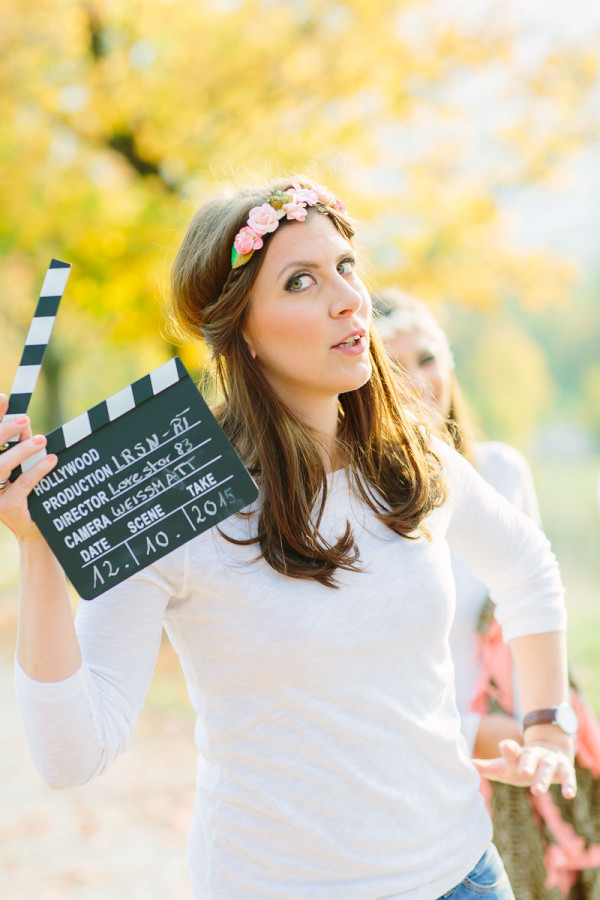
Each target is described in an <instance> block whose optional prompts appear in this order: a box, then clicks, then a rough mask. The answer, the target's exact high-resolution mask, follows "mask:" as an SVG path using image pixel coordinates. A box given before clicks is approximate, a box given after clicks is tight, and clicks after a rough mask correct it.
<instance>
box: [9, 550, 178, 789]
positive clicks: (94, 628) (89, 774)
mask: <svg viewBox="0 0 600 900" xmlns="http://www.w3.org/2000/svg"><path fill="white" fill-rule="evenodd" d="M171 557H173V558H171ZM180 559H181V556H180V554H179V553H178V552H177V551H175V553H173V554H170V556H169V557H164V558H163V560H160V561H159V562H158V563H156V564H154V565H152V566H149V567H148V568H146V569H143V570H142V571H140V572H138V573H136V575H134V576H133V577H131V578H129V579H128V580H127V581H124V582H122V583H121V584H119V585H116V586H115V587H114V588H113V589H111V590H110V591H107V592H106V593H105V594H101V595H100V596H99V597H97V598H96V599H95V600H93V601H86V600H81V601H80V602H79V605H78V608H77V614H76V617H75V627H76V631H77V636H78V639H79V644H80V647H81V651H82V655H83V663H82V665H81V667H80V668H79V669H78V671H77V672H75V673H74V674H73V675H72V676H71V677H70V678H67V679H65V680H64V681H60V682H54V683H46V682H39V681H35V680H34V679H32V678H30V677H29V676H28V675H27V674H26V673H25V672H24V670H23V669H22V668H21V666H20V665H19V663H18V661H15V683H16V692H17V702H18V705H19V709H20V712H21V716H22V719H23V723H24V726H25V732H26V735H27V740H28V744H29V747H30V751H31V755H32V758H33V761H34V763H35V765H36V767H37V768H38V770H39V772H40V773H41V775H42V777H43V778H44V780H45V781H46V782H47V783H48V784H50V785H52V786H53V787H67V786H73V785H79V784H84V783H86V782H87V781H90V780H91V779H92V778H94V777H95V776H96V775H100V774H102V773H103V772H104V771H106V769H107V768H108V767H109V766H110V764H111V763H112V762H113V760H114V759H115V758H116V757H117V756H118V755H119V753H121V752H122V751H123V750H124V749H125V747H126V746H127V744H128V743H129V741H130V739H131V735H132V733H133V728H134V725H135V721H136V719H137V716H138V713H139V711H140V709H141V708H142V706H143V703H144V698H145V695H146V691H147V689H148V685H149V683H150V679H151V677H152V672H153V670H154V665H155V662H156V657H157V654H158V649H159V646H160V640H161V636H162V628H163V622H164V619H165V614H166V610H167V607H168V605H169V602H170V601H171V599H172V598H173V597H174V596H176V594H177V591H178V584H179V585H180V584H181V581H182V578H181V573H178V572H177V564H176V560H180Z"/></svg>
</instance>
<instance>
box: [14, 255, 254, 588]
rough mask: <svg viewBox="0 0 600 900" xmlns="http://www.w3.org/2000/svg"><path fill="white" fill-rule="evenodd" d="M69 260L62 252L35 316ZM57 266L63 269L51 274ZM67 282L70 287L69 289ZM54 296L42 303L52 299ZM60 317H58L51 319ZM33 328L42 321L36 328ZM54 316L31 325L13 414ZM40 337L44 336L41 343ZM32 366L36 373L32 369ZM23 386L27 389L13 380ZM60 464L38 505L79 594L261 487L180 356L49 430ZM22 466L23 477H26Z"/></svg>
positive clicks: (223, 514)
mask: <svg viewBox="0 0 600 900" xmlns="http://www.w3.org/2000/svg"><path fill="white" fill-rule="evenodd" d="M69 269H70V266H68V264H67V263H61V262H59V261H58V260H53V261H52V263H51V266H50V269H49V270H48V271H49V275H47V276H46V280H45V282H44V287H43V288H42V294H44V292H45V291H46V296H45V297H44V298H42V297H41V296H40V301H39V303H38V309H37V310H36V313H35V315H34V322H35V319H36V318H40V317H44V316H43V315H42V313H39V312H38V310H39V308H40V303H41V302H42V299H44V300H45V302H46V300H47V297H48V296H50V295H49V294H48V293H47V292H48V291H49V290H52V291H54V294H53V295H52V296H53V304H52V308H53V309H54V312H53V315H54V316H56V310H57V309H58V304H59V302H60V296H59V295H58V294H57V291H58V288H59V287H61V286H62V290H64V287H65V284H66V280H67V277H68V273H69ZM57 271H59V272H60V273H61V275H60V278H59V276H58V275H56V274H54V275H52V274H51V273H52V272H57ZM62 290H60V292H59V293H60V295H62ZM48 308H49V306H48V305H46V306H45V307H43V309H48ZM52 324H53V323H52ZM32 328H33V326H32ZM51 331H52V325H51V324H50V323H45V325H44V327H42V326H40V325H37V326H36V327H35V329H33V331H32V329H30V335H28V339H27V340H28V341H29V346H35V347H36V348H37V350H36V352H35V354H34V355H35V360H36V361H35V363H34V364H31V363H29V359H30V357H31V352H30V351H27V346H28V345H27V342H26V352H27V354H28V355H27V356H26V354H25V353H24V355H23V359H22V360H21V365H20V366H19V371H18V372H17V377H16V378H15V385H13V391H11V397H10V403H9V409H8V413H7V415H11V416H13V417H14V416H16V415H20V414H23V412H25V411H26V409H27V405H28V402H29V398H30V396H31V393H32V391H33V387H34V386H35V381H36V379H37V374H38V373H39V367H40V366H41V358H42V356H43V350H44V346H45V344H44V342H43V341H42V340H41V338H46V341H45V343H46V344H47V341H48V340H49V338H50V333H51ZM33 341H38V343H35V344H34V343H32V342H33ZM30 365H35V367H37V371H36V372H33V371H31V372H29V371H27V372H23V371H22V370H23V368H27V367H28V366H30ZM15 386H16V388H17V390H15ZM48 453H55V454H56V455H57V456H58V464H57V466H56V467H55V468H54V469H53V470H52V472H50V473H49V474H48V475H47V476H46V477H45V478H43V479H42V480H41V481H40V482H39V484H38V485H36V487H35V488H34V490H33V492H32V493H31V494H30V497H29V509H30V511H31V515H32V517H33V519H34V521H35V522H36V524H37V525H38V527H39V529H40V531H41V532H42V534H43V535H44V537H45V538H46V540H47V542H48V544H49V545H50V547H51V548H52V550H53V552H54V554H55V555H56V557H57V559H58V560H59V562H60V563H61V565H62V566H63V568H64V570H65V572H66V574H67V576H68V577H69V578H70V580H71V582H72V583H73V585H74V587H75V588H76V590H77V591H78V593H79V594H80V595H81V597H83V598H85V599H87V600H91V599H93V598H95V597H97V596H99V595H100V594H102V593H104V591H106V590H108V589H109V588H111V587H113V586H114V585H115V584H118V583H119V582H121V581H124V580H125V579H126V578H129V577H130V576H131V575H133V574H134V573H135V572H137V571H138V570H140V569H143V568H145V567H146V566H148V565H150V563H153V562H154V561H155V560H157V559H160V557H162V556H164V555H165V554H167V553H170V552H171V551H172V550H174V549H175V548H176V547H179V546H181V545H182V544H184V543H186V542H187V541H189V540H191V539H192V538H193V537H195V536H196V535H198V534H201V533H202V532H204V531H207V530H208V529H209V528H212V527H213V526H214V525H216V524H218V523H219V522H221V521H223V519H225V518H227V517H228V516H231V515H233V514H234V513H236V512H238V511H239V510H241V509H243V508H244V507H246V506H248V505H249V504H250V503H252V502H253V501H254V500H255V499H256V497H257V495H258V490H257V487H256V485H255V483H254V481H253V480H252V478H251V477H250V475H249V473H248V471H247V470H246V468H245V467H244V465H243V463H242V462H241V460H240V459H239V457H238V456H237V454H236V453H235V451H234V449H233V447H232V445H231V443H230V442H229V440H228V439H227V437H226V436H225V434H224V432H223V430H222V429H221V427H220V426H219V424H218V423H217V421H216V419H215V418H214V416H213V415H212V413H211V412H210V410H209V408H208V406H207V405H206V403H205V402H204V400H203V398H202V397H201V395H200V393H199V392H198V390H197V388H196V386H195V385H194V383H193V381H192V379H191V378H190V376H189V374H188V372H187V371H186V369H185V367H184V365H183V363H182V362H181V360H180V359H179V358H178V357H174V358H173V359H171V360H169V361H168V362H166V363H165V364H164V365H162V366H159V367H158V368H157V369H154V371H152V372H150V373H149V374H148V375H146V376H144V377H143V378H140V379H139V380H137V381H134V382H133V383H132V384H130V385H128V386H127V387H125V388H123V389H122V390H120V391H118V392H117V393H116V394H113V395H112V396H111V397H109V398H108V399H107V400H104V401H103V402H102V403H98V404H97V405H96V406H94V407H92V408H91V409H89V410H88V411H87V412H84V413H82V414H81V415H79V416H77V417H76V418H74V419H72V420H71V421H69V422H67V423H66V424H65V425H62V426H61V427H60V428H57V429H56V430H54V431H52V432H50V434H48V435H47V446H46V447H45V448H44V450H42V451H40V453H38V454H36V455H35V456H33V457H31V458H30V459H29V460H27V462H26V463H25V464H24V465H23V469H26V468H31V466H32V465H34V464H35V463H36V462H37V461H38V460H39V459H42V458H43V457H44V456H45V455H46V454H48ZM17 475H18V471H16V472H15V473H14V475H13V478H14V477H17Z"/></svg>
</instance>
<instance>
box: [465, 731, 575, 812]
mask: <svg viewBox="0 0 600 900" xmlns="http://www.w3.org/2000/svg"><path fill="white" fill-rule="evenodd" d="M499 747H500V753H501V754H502V755H501V756H499V757H498V758H497V759H474V760H473V763H474V765H475V766H476V768H477V771H478V772H479V774H480V775H482V776H483V777H484V778H489V780H490V781H501V782H503V783H504V784H514V785H516V786H517V787H529V788H530V789H531V792H532V794H544V793H546V791H547V790H548V788H549V787H550V785H551V784H560V785H562V788H561V792H562V795H563V797H566V798H568V799H571V798H572V797H574V796H575V794H576V792H577V782H576V778H575V770H574V768H573V764H572V762H571V760H570V759H569V757H568V755H567V753H565V752H564V751H563V750H561V749H559V748H558V747H556V746H553V745H551V744H543V743H541V742H538V743H535V744H529V745H526V746H524V747H522V746H521V745H520V744H518V743H517V742H516V741H512V740H505V741H500V744H499Z"/></svg>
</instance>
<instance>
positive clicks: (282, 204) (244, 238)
mask: <svg viewBox="0 0 600 900" xmlns="http://www.w3.org/2000/svg"><path fill="white" fill-rule="evenodd" d="M317 203H323V204H324V205H325V206H332V207H333V208H334V209H338V210H339V211H340V212H346V207H345V205H344V204H343V203H342V201H341V200H339V199H338V198H337V197H336V196H335V195H334V194H332V192H331V191H330V190H328V189H327V188H325V187H321V186H320V185H315V187H314V189H312V188H303V187H300V185H298V184H293V185H292V186H291V188H288V189H287V190H286V191H277V192H276V193H275V194H272V195H271V196H270V197H269V199H268V200H267V202H266V203H263V204H261V206H254V207H252V209H251V210H250V212H249V214H248V221H247V223H246V224H245V225H244V227H243V228H241V229H240V230H239V231H238V233H237V234H236V236H235V240H234V242H233V247H232V248H231V268H232V269H237V268H239V267H240V266H245V265H246V263H247V262H248V260H249V259H250V257H251V256H252V254H253V253H254V251H255V250H260V248H261V247H262V246H263V243H264V242H263V237H264V236H265V235H266V234H270V233H271V232H273V231H276V230H277V228H279V221H280V219H283V218H286V219H296V221H298V222H304V220H305V218H306V213H307V207H309V206H315V205H316V204H317Z"/></svg>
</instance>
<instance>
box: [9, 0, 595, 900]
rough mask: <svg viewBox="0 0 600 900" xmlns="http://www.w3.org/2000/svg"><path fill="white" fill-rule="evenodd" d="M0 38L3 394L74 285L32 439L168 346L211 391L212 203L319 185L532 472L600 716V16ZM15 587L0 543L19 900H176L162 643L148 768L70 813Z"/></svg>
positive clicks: (121, 0) (107, 5) (136, 12)
mask: <svg viewBox="0 0 600 900" xmlns="http://www.w3.org/2000/svg"><path fill="white" fill-rule="evenodd" d="M0 23H1V27H0V196H1V198H2V213H1V219H0V286H1V299H0V385H2V386H3V389H4V390H6V391H8V390H9V389H10V385H11V383H12V378H13V376H14V372H15V370H16V367H17V365H18V362H19V358H20V352H21V348H22V345H23V341H24V337H25V334H26V331H27V327H28V323H29V319H30V317H31V314H32V312H33V309H34V306H35V302H36V298H37V295H38V292H39V288H40V286H41V281H42V279H43V275H44V272H45V269H46V267H47V265H48V262H49V259H50V258H51V257H52V256H54V257H58V258H59V259H63V260H67V261H69V262H71V263H72V264H73V271H72V274H71V278H70V281H69V284H68V287H67V291H66V294H65V298H64V301H63V304H62V308H61V310H60V313H59V317H58V319H57V324H56V328H55V332H54V335H53V338H52V342H51V344H50V347H49V350H48V352H47V356H46V359H45V362H44V371H43V376H42V378H41V379H40V383H39V384H38V387H37V390H36V395H35V397H34V400H33V402H32V405H31V407H30V413H31V416H32V419H33V422H34V426H35V428H36V430H39V431H48V430H50V429H51V428H54V427H56V426H57V425H59V424H61V423H62V422H64V421H66V420H67V419H68V418H70V417H72V416H74V415H76V414H78V413H79V412H82V411H83V410H84V409H87V408H88V407H90V406H91V405H93V404H94V403H96V402H98V401H99V400H102V399H103V398H105V397H106V396H107V395H109V394H110V393H113V392H114V391H116V390H118V389H119V388H121V387H123V386H124V385H125V384H127V383H129V382H130V381H132V380H134V379H135V378H139V377H141V376H142V375H144V374H146V372H148V371H149V370H150V369H151V368H153V367H154V366H156V365H158V364H160V363H161V362H163V361H164V360H165V359H166V358H168V357H169V356H171V355H173V354H174V353H175V352H177V353H180V355H181V356H182V357H183V359H184V361H185V363H186V365H187V366H188V367H189V369H190V370H191V371H192V372H193V373H194V374H195V375H196V376H197V377H198V378H200V377H201V372H202V367H203V364H204V362H205V358H206V354H205V351H204V349H203V348H202V347H187V346H177V345H176V344H175V343H174V342H173V341H172V340H171V339H170V338H169V337H168V335H167V334H166V331H165V327H164V322H163V320H162V316H161V302H162V299H163V297H164V294H165V292H166V291H167V290H168V272H169V263H170V261H171V259H172V257H173V254H174V251H175V249H176V247H177V245H178V242H179V240H180V239H181V237H182V235H183V231H184V230H185V227H186V225H187V223H188V221H189V219H190V217H191V215H192V213H193V211H194V209H195V207H196V205H197V204H198V203H200V202H202V201H203V200H204V199H206V198H207V197H208V196H209V195H211V194H212V193H214V192H215V190H216V189H218V188H219V186H220V185H222V184H223V183H228V182H230V181H232V180H234V181H235V180H242V181H245V180H247V179H248V178H250V177H253V176H256V177H258V178H262V177H263V176H264V175H270V174H275V173H279V172H286V171H289V170H295V171H301V172H307V173H309V174H312V175H314V176H316V177H317V179H318V181H320V182H321V183H324V184H327V185H329V186H330V187H331V188H332V189H333V190H334V191H335V192H336V193H337V194H339V195H340V196H341V197H343V198H344V200H345V201H346V203H347V205H348V207H349V209H350V211H351V213H352V214H353V215H354V216H355V217H356V218H357V219H358V220H359V222H360V231H359V236H360V243H361V248H362V251H363V265H364V268H365V271H366V273H367V276H368V278H369V280H370V283H371V284H372V286H376V285H397V286H401V287H403V288H405V289H406V290H409V291H412V292H413V293H415V294H417V295H418V296H420V297H422V298H423V299H424V300H426V301H427V302H429V303H431V304H432V305H433V306H434V308H435V310H436V311H437V312H438V313H439V314H440V315H441V316H442V319H443V322H444V324H445V326H446V328H447V330H448V331H449V333H450V335H451V338H452V341H453V344H454V349H455V356H456V363H457V374H458V377H459V380H460V381H461V383H462V385H463V388H464V391H465V393H466V395H467V398H468V400H469V403H470V406H471V409H472V411H473V414H474V417H475V418H476V420H477V422H478V425H479V427H480V429H481V430H482V432H483V433H484V434H486V435H487V436H488V437H490V438H496V439H500V440H504V441H507V442H509V443H512V444H514V445H515V446H516V447H518V448H519V449H520V450H521V451H522V452H524V453H525V454H526V456H527V458H528V459H529V461H530V463H531V465H532V468H533V473H534V478H535V482H536V486H537V488H538V491H539V495H540V502H541V507H542V517H543V521H544V525H545V528H546V531H547V533H548V535H549V537H550V539H551V541H552V544H553V547H554V550H555V552H556V554H557V556H558V558H559V561H560V563H561V566H562V569H563V573H564V578H565V582H566V586H567V592H568V604H569V610H570V625H571V631H570V638H569V641H570V655H571V663H572V667H573V671H574V674H575V676H576V678H577V679H578V681H579V682H580V684H581V686H582V688H583V690H584V692H585V693H586V694H587V696H588V699H589V700H590V702H591V704H592V705H593V706H594V708H595V709H596V711H597V712H600V652H599V650H600V603H599V602H598V598H599V585H600V512H599V508H598V503H597V498H596V483H597V479H598V475H599V474H600V416H599V408H600V240H599V238H600V222H599V217H598V209H599V208H600V157H599V149H600V147H599V135H600V52H599V49H598V48H599V46H600V43H599V38H600V8H598V7H597V6H596V5H595V4H590V3H588V2H587V0H570V2H569V4H558V3H554V2H550V3H548V2H547V0H528V2H527V3H523V2H522V0H521V2H520V0H395V2H390V0H345V2H328V0H280V2H278V0H144V2H143V3H133V2H128V0H104V2H102V0H87V2H86V0H81V2H78V0H4V2H3V4H2V12H1V13H0ZM17 576H18V573H17V556H16V545H15V543H14V541H13V539H12V537H11V536H10V535H9V534H7V533H4V532H3V531H2V532H0V656H1V662H2V667H3V668H2V672H3V673H4V675H3V679H4V680H3V683H2V691H1V692H0V695H1V697H2V705H3V708H5V713H6V715H5V717H4V721H5V722H8V723H12V724H11V725H10V728H11V729H12V730H9V736H8V738H7V739H6V740H5V742H4V744H3V745H2V750H0V775H1V776H2V780H1V781H0V809H3V810H4V813H2V814H0V837H1V838H2V840H1V841H0V846H1V847H2V850H1V851H0V853H1V856H0V883H1V879H2V878H4V880H5V884H7V885H8V886H9V887H8V893H6V894H3V896H7V897H11V898H28V897H30V896H31V897H35V898H36V900H50V898H54V897H57V898H58V897H60V898H61V900H62V898H73V900H75V898H85V900H93V898H95V897H102V898H105V897H108V896H110V897H111V898H119V897H121V896H123V897H125V896H126V897H128V898H135V897H137V896H139V897H144V898H152V897H165V898H166V897H169V898H177V897H181V898H187V897H188V896H189V894H188V893H187V891H188V890H189V889H188V888H187V887H186V885H185V862H184V858H183V857H184V850H185V848H184V842H185V837H184V835H185V825H186V821H187V816H188V813H189V796H188V787H189V786H190V785H191V783H192V780H193V749H192V746H191V734H192V722H191V718H190V715H189V712H188V709H187V702H186V696H185V689H184V688H183V686H182V684H181V679H180V676H179V674H178V669H177V664H176V661H175V660H174V659H173V657H172V653H171V651H170V649H169V647H168V646H167V645H165V646H164V647H163V649H162V651H161V656H160V659H159V664H158V667H157V672H156V675H155V679H154V682H153V685H152V688H151V691H150V695H149V698H148V704H147V709H146V711H145V712H144V714H143V716H142V719H141V721H140V724H139V726H138V730H137V731H136V736H135V738H134V746H133V748H132V751H130V752H131V753H132V756H126V759H127V760H133V761H123V762H121V761H119V762H118V763H117V764H116V765H115V770H116V774H114V775H113V774H112V773H109V775H107V776H105V779H102V782H103V784H101V785H100V788H97V786H95V785H94V786H91V787H89V788H85V789H83V790H80V791H79V792H67V794H66V795H60V798H59V797H57V795H54V794H52V793H51V792H49V791H48V790H47V789H45V788H43V787H41V786H39V785H38V784H37V781H36V779H37V776H36V774H35V772H34V770H33V767H32V766H31V763H30V762H29V760H28V758H27V751H26V749H25V746H24V743H23V739H22V734H21V732H20V730H19V724H18V719H17V717H16V713H15V710H14V707H13V706H11V704H12V703H13V701H12V693H11V679H12V676H11V674H10V671H11V670H10V659H11V656H12V652H13V647H14V633H15V627H16V604H17ZM75 602H76V598H74V603H75ZM136 754H137V755H136ZM177 754H180V756H178V755H177ZM148 773H151V774H150V775H148ZM145 777H149V778H150V779H151V783H150V784H148V783H146V781H145ZM111 779H112V780H111ZM178 779H179V780H178ZM152 803H154V805H152ZM109 835H110V838H109ZM111 841H112V842H111ZM136 841H137V843H136ZM154 846H156V853H154V852H152V849H151V851H150V857H149V858H148V853H147V852H146V856H145V857H144V852H145V851H147V850H148V848H153V847H154ZM136 848H138V849H139V860H138V856H137V855H136V852H137V851H136ZM143 859H145V860H146V861H145V862H143V861H142V860H143ZM33 861H35V864H33ZM111 879H112V880H111ZM120 891H123V893H122V894H121V893H120Z"/></svg>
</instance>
